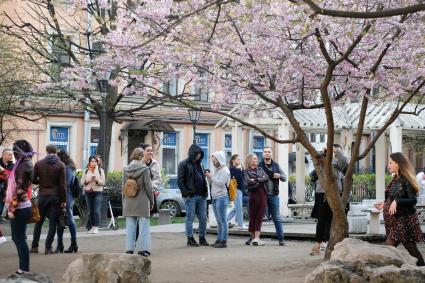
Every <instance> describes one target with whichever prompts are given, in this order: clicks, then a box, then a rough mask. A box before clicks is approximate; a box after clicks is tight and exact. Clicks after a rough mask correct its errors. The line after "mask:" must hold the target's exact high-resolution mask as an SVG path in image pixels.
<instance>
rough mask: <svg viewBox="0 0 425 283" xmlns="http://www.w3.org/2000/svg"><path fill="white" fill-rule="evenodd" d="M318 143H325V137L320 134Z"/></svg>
mask: <svg viewBox="0 0 425 283" xmlns="http://www.w3.org/2000/svg"><path fill="white" fill-rule="evenodd" d="M320 142H321V143H325V142H326V135H325V134H320Z"/></svg>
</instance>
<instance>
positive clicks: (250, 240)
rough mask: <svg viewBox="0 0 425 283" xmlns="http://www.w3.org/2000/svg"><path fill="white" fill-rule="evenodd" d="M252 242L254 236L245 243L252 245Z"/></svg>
mask: <svg viewBox="0 0 425 283" xmlns="http://www.w3.org/2000/svg"><path fill="white" fill-rule="evenodd" d="M251 243H252V238H249V239H248V240H247V241H246V242H245V245H247V246H250V245H251Z"/></svg>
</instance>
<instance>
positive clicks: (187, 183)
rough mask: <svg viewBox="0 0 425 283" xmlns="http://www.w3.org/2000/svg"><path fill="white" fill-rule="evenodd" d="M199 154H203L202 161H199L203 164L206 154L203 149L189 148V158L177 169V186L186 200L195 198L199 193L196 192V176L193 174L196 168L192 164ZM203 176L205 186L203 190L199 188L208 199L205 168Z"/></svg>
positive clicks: (194, 146) (195, 146) (196, 146)
mask: <svg viewBox="0 0 425 283" xmlns="http://www.w3.org/2000/svg"><path fill="white" fill-rule="evenodd" d="M197 153H201V159H200V160H199V161H198V162H201V160H202V158H203V157H204V152H203V151H202V149H201V147H199V146H198V145H194V144H192V145H191V146H190V147H189V157H188V158H187V159H185V160H183V161H181V162H180V163H179V166H178V168H177V185H178V186H179V189H180V191H181V193H182V196H183V197H184V198H186V197H192V196H194V195H195V193H196V191H197V190H195V176H194V172H193V170H195V168H194V164H193V162H192V161H193V160H194V159H195V156H196V154H197ZM201 168H202V164H201ZM202 176H203V181H204V182H203V183H204V185H203V187H202V188H198V191H201V194H200V195H201V196H202V197H204V198H206V197H207V196H208V184H207V181H206V178H205V172H204V168H202Z"/></svg>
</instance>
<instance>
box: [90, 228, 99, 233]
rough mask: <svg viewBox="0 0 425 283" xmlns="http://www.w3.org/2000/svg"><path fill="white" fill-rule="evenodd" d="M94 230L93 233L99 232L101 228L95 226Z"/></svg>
mask: <svg viewBox="0 0 425 283" xmlns="http://www.w3.org/2000/svg"><path fill="white" fill-rule="evenodd" d="M92 230H93V231H91V233H92V234H99V228H97V227H94V228H93V229H92Z"/></svg>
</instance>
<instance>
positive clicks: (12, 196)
mask: <svg viewBox="0 0 425 283" xmlns="http://www.w3.org/2000/svg"><path fill="white" fill-rule="evenodd" d="M35 154H37V153H35V152H34V150H33V147H32V146H31V144H30V143H29V142H28V141H26V140H17V141H16V142H15V143H14V144H13V148H12V149H5V150H3V153H2V159H1V160H0V163H1V164H0V188H1V191H0V192H1V193H2V195H0V196H1V198H0V199H1V200H2V201H1V202H0V203H1V207H0V208H1V211H3V207H4V206H6V207H7V212H6V216H7V218H8V219H9V220H10V225H11V234H12V240H13V241H14V243H15V245H16V248H17V251H18V256H19V269H18V270H17V271H16V273H17V274H22V273H26V272H29V270H30V253H38V244H39V240H40V234H41V230H42V227H43V224H44V221H45V220H46V218H48V219H49V228H48V233H47V237H46V241H45V249H44V253H45V254H53V253H63V252H65V253H72V252H77V251H78V245H77V228H76V225H75V221H74V217H73V206H74V196H73V194H72V186H73V185H74V183H75V182H76V166H75V163H74V161H73V160H72V159H71V158H70V156H69V155H68V153H67V152H66V151H64V150H58V148H57V146H56V145H53V144H49V145H47V147H46V155H45V157H44V158H42V159H40V160H39V161H38V162H36V163H35V165H33V163H32V158H33V156H34V155H35ZM14 160H15V162H14ZM99 162H100V159H99V158H98V157H95V156H91V157H90V158H89V164H88V166H87V169H86V170H85V172H84V173H83V177H82V178H81V185H82V186H83V187H84V192H85V197H86V202H87V207H88V211H89V216H90V217H89V218H90V221H88V222H89V223H90V225H91V228H90V232H91V233H97V231H98V230H97V229H98V228H97V227H98V224H99V219H100V202H101V199H100V200H99V197H98V195H99V193H100V194H101V191H102V190H103V185H104V183H105V173H104V172H103V170H102V169H101V168H100V167H99V166H98V164H99ZM77 180H78V179H77ZM33 185H36V186H38V189H37V190H36V194H37V196H38V201H37V202H36V203H32V202H31V199H32V197H33ZM34 205H36V207H37V211H38V213H39V217H40V219H39V221H38V222H36V223H35V226H34V234H33V241H32V244H31V249H29V247H28V245H27V242H26V231H27V224H28V223H29V222H30V219H31V218H32V217H33V213H34V211H35V210H34V209H33V207H32V206H34ZM61 213H62V215H63V216H64V217H63V218H62V219H60V215H61ZM60 220H62V222H61V221H60ZM66 226H67V227H68V228H69V231H70V236H71V244H70V246H69V248H68V249H66V250H65V249H64V244H63V234H64V229H65V227H66ZM56 234H57V246H56V250H53V248H52V245H53V241H54V238H55V235H56ZM0 239H1V242H4V241H6V238H5V237H4V236H3V235H2V234H1V231H0Z"/></svg>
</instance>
